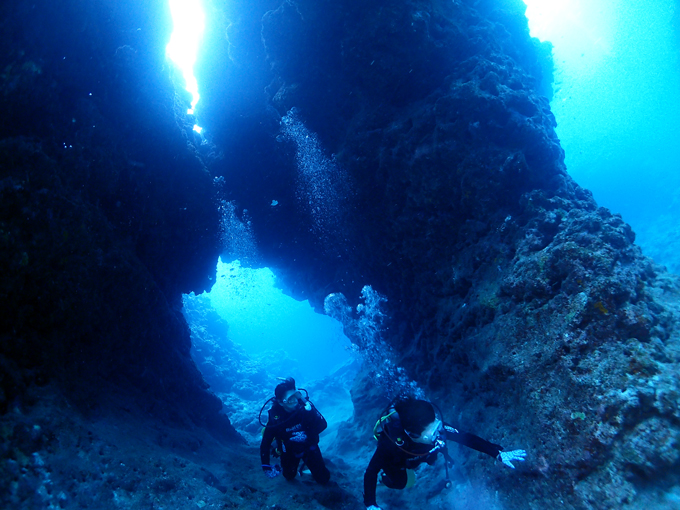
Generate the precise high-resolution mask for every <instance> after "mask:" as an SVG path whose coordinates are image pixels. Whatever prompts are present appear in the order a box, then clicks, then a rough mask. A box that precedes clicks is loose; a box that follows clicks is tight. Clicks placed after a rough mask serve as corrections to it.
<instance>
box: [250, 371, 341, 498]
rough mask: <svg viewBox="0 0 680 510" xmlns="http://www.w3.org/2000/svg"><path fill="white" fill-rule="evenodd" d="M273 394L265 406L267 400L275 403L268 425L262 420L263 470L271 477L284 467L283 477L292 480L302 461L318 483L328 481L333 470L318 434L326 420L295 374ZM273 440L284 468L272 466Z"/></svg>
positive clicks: (270, 411)
mask: <svg viewBox="0 0 680 510" xmlns="http://www.w3.org/2000/svg"><path fill="white" fill-rule="evenodd" d="M303 391H305V390H303ZM305 393H306V391H305ZM274 395H275V396H274V397H272V398H271V399H269V400H268V401H267V402H266V403H265V406H266V405H267V403H269V402H272V401H273V402H274V403H273V405H272V407H271V409H269V420H268V421H267V424H266V425H265V424H263V423H262V422H261V421H260V424H261V425H262V426H264V427H265V429H264V433H263V434H262V443H261V444H260V459H261V460H262V470H263V471H264V473H265V474H266V475H267V476H268V477H269V478H274V477H275V476H277V475H278V474H279V472H280V469H281V468H282V470H283V476H284V478H285V479H286V480H292V479H293V478H295V475H296V474H297V470H298V466H299V464H300V461H302V462H303V463H304V464H305V465H306V466H307V467H308V468H309V470H310V471H311V473H312V476H313V477H314V480H316V482H317V483H319V484H321V485H325V484H327V483H328V481H329V480H330V477H331V473H330V471H328V469H327V468H326V464H325V462H324V460H323V456H322V455H321V451H320V450H319V434H320V433H321V432H323V431H324V430H326V427H327V426H328V424H327V423H326V420H325V419H324V417H323V416H321V413H320V412H319V411H318V410H317V409H316V407H314V404H312V402H310V400H309V397H308V396H306V397H305V398H304V399H303V397H302V394H301V393H300V392H299V391H297V390H296V389H295V380H294V379H293V378H292V377H289V378H288V379H286V380H285V381H284V382H282V383H281V384H279V385H278V386H277V387H276V390H275V391H274ZM262 410H264V406H263V407H262ZM261 417H262V411H260V418H261ZM274 439H276V443H277V450H278V452H280V455H281V468H279V466H272V465H271V464H270V460H269V459H270V448H271V445H272V442H273V441H274Z"/></svg>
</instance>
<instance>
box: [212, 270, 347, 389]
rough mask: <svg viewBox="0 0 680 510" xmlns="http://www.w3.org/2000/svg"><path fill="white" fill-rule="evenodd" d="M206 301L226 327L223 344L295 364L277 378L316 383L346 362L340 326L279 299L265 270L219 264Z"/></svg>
mask: <svg viewBox="0 0 680 510" xmlns="http://www.w3.org/2000/svg"><path fill="white" fill-rule="evenodd" d="M208 296H209V297H210V301H211V304H212V306H213V308H215V310H216V311H217V313H218V314H219V315H220V316H221V317H222V318H223V319H224V320H225V321H226V322H227V323H228V324H229V330H228V336H229V340H231V341H232V342H235V343H237V344H239V345H240V346H241V347H242V348H243V350H244V351H245V352H246V353H247V354H249V355H252V356H258V355H261V354H264V353H266V352H268V351H283V352H284V353H285V354H287V355H288V357H290V358H292V359H293V360H295V361H297V362H298V363H297V365H296V366H295V370H294V371H293V370H292V369H293V366H291V373H286V374H276V375H277V376H281V377H286V376H289V375H293V376H296V377H302V378H303V379H305V380H310V379H320V378H322V377H324V376H327V375H328V374H330V373H331V372H332V371H333V370H335V369H337V368H339V367H340V366H341V365H342V364H344V363H345V362H346V361H347V360H348V359H349V358H350V349H349V348H350V342H349V340H348V339H347V337H346V336H345V335H344V334H343V332H342V325H341V324H340V323H339V322H338V321H336V320H334V319H331V318H330V317H328V316H326V315H322V314H319V313H316V312H315V311H314V310H313V309H312V307H311V306H310V304H309V302H307V301H302V302H301V301H296V300H295V299H294V298H292V297H290V296H287V295H286V294H284V292H283V290H282V289H281V288H279V287H278V286H277V281H276V276H275V275H274V273H273V272H272V271H271V270H270V269H268V268H260V269H251V268H247V267H242V266H241V264H240V263H239V261H234V262H231V263H223V262H222V261H219V262H218V264H217V281H216V283H215V285H214V286H213V288H212V290H211V291H210V293H209V294H208ZM292 372H295V373H292Z"/></svg>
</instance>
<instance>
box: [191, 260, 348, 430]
mask: <svg viewBox="0 0 680 510" xmlns="http://www.w3.org/2000/svg"><path fill="white" fill-rule="evenodd" d="M184 312H185V316H186V318H187V322H188V323H189V326H190V329H191V334H192V356H193V358H194V361H195V362H196V364H197V366H198V368H199V370H201V372H202V374H203V376H204V378H205V380H206V381H207V382H208V384H210V386H211V390H212V391H213V392H214V393H215V394H216V395H217V396H218V397H219V398H220V399H221V400H222V401H223V403H224V404H225V406H226V411H227V413H228V414H229V416H230V419H231V420H232V422H233V423H234V425H235V426H236V428H237V429H238V430H239V432H241V433H242V434H243V435H244V437H246V438H247V439H249V440H250V441H251V442H252V443H257V442H258V441H259V438H260V436H259V432H260V428H261V427H260V424H259V421H258V414H259V410H260V408H261V406H262V405H263V404H264V402H265V401H266V400H267V399H268V398H270V397H271V396H272V395H273V391H274V388H275V386H276V385H277V384H278V383H279V382H280V379H282V378H285V377H293V378H294V379H295V380H296V382H297V385H298V387H302V388H305V389H307V391H308V392H309V396H310V398H311V399H312V401H313V402H315V403H316V404H317V406H318V407H319V408H320V409H321V410H322V411H323V414H324V416H325V417H326V419H327V421H328V424H329V433H328V434H325V435H324V440H325V441H330V440H331V439H330V438H331V437H332V436H333V435H334V433H335V431H337V428H338V426H339V425H340V423H341V422H342V421H344V420H346V419H347V416H348V415H351V412H352V401H351V397H350V394H349V390H350V387H351V384H352V381H353V378H354V375H355V374H356V373H357V371H358V370H359V368H360V365H361V362H360V361H359V358H358V357H357V355H356V351H355V349H354V348H353V346H352V344H351V342H350V341H349V339H348V338H347V337H346V336H345V335H344V333H343V326H342V324H341V323H340V322H338V321H337V320H335V319H333V318H331V317H329V316H327V315H322V314H320V313H317V312H315V311H314V309H313V308H312V307H311V305H310V304H309V302H308V301H304V302H301V301H297V300H296V299H294V298H292V297H290V296H288V295H286V293H285V292H284V289H283V288H282V287H281V285H280V284H279V282H278V280H277V277H276V275H275V273H274V272H273V271H272V270H271V269H270V268H267V267H259V268H253V267H248V265H247V264H243V265H242V264H241V262H240V261H239V260H232V261H228V262H225V261H223V260H222V259H220V260H219V261H218V263H217V278H216V282H215V284H214V286H213V287H212V289H211V291H210V292H209V293H205V294H201V295H198V296H196V295H194V294H191V295H185V297H184ZM263 419H266V413H264V415H263Z"/></svg>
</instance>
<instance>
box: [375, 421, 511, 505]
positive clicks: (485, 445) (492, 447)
mask: <svg viewBox="0 0 680 510" xmlns="http://www.w3.org/2000/svg"><path fill="white" fill-rule="evenodd" d="M444 431H445V432H446V439H450V440H452V441H455V442H456V443H459V444H462V445H464V446H467V447H469V448H472V449H474V450H477V451H479V452H482V453H486V454H488V455H490V456H492V457H494V458H496V457H498V454H499V453H500V452H501V451H502V450H503V448H501V447H500V446H499V445H497V444H493V443H490V442H488V441H485V440H484V439H482V438H481V437H478V436H475V435H474V434H469V433H467V432H459V431H458V430H456V429H455V428H453V427H452V426H450V425H447V424H444ZM395 442H396V443H399V444H400V445H401V446H397V444H396V443H395ZM402 442H403V443H402ZM440 451H441V449H436V448H435V446H434V445H425V444H421V443H416V442H414V441H412V440H411V438H410V437H408V435H406V433H405V432H404V429H403V428H402V427H401V423H400V422H399V420H398V419H393V420H391V421H390V422H388V423H387V424H386V425H385V426H384V429H383V432H382V433H381V434H380V436H379V438H378V448H377V449H376V451H375V453H374V454H373V457H372V458H371V462H369V464H368V467H367V468H366V473H365V474H364V504H365V505H366V506H367V507H369V506H371V505H376V506H377V503H376V499H375V490H376V484H377V483H378V474H379V473H380V471H381V470H382V471H383V473H384V475H383V478H382V482H383V484H385V485H386V486H387V487H389V488H391V489H403V488H404V487H406V482H407V473H406V470H407V469H414V468H416V467H417V466H419V465H420V464H422V463H423V462H427V463H428V464H430V465H432V464H434V463H435V461H436V460H437V455H438V454H439V452H440ZM429 452H431V453H429Z"/></svg>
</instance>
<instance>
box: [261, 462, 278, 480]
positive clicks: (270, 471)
mask: <svg viewBox="0 0 680 510" xmlns="http://www.w3.org/2000/svg"><path fill="white" fill-rule="evenodd" d="M262 471H264V474H265V475H267V477H268V478H276V477H277V476H279V473H281V466H279V465H278V464H277V465H276V466H270V465H269V464H262Z"/></svg>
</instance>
